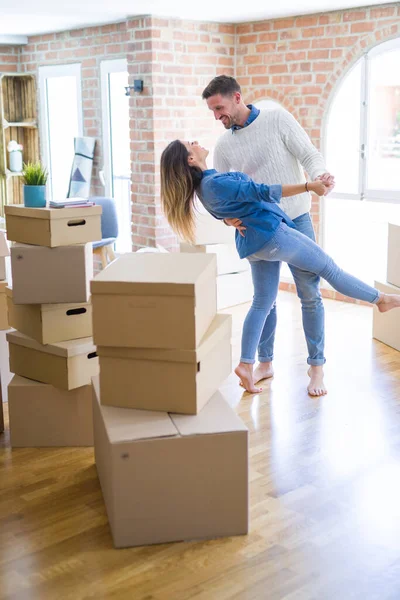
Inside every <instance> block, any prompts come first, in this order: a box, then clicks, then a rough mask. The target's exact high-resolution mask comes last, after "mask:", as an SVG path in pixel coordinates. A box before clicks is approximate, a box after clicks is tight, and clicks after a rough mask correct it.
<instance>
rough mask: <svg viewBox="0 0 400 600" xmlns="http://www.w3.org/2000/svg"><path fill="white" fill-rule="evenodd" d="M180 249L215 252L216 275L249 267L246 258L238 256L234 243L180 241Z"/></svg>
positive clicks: (190, 251)
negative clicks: (193, 244)
mask: <svg viewBox="0 0 400 600" xmlns="http://www.w3.org/2000/svg"><path fill="white" fill-rule="evenodd" d="M180 251H181V252H187V253H189V254H193V253H200V254H216V256H217V275H226V274H227V273H241V272H242V271H248V270H249V269H250V263H249V261H248V260H246V259H243V258H239V255H238V253H237V250H236V246H235V244H207V245H206V246H205V245H202V246H192V244H186V243H181V244H180Z"/></svg>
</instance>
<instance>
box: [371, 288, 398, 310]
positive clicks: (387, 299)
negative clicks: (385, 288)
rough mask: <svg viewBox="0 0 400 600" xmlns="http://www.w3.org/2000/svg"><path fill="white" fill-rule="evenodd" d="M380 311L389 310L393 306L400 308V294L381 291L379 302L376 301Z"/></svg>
mask: <svg viewBox="0 0 400 600" xmlns="http://www.w3.org/2000/svg"><path fill="white" fill-rule="evenodd" d="M376 306H377V307H378V310H379V312H382V313H383V312H387V311H388V310H392V308H400V296H399V295H398V294H384V293H383V292H382V293H381V295H380V297H379V300H378V302H377V303H376Z"/></svg>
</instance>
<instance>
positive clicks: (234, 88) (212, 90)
mask: <svg viewBox="0 0 400 600" xmlns="http://www.w3.org/2000/svg"><path fill="white" fill-rule="evenodd" d="M235 92H239V93H241V92H242V90H241V89H240V85H239V84H238V82H237V81H236V79H235V78H234V77H229V75H218V77H214V79H212V80H211V81H210V83H209V84H208V86H207V87H206V88H204V90H203V93H202V95H201V97H202V98H203V100H207V98H211V96H215V95H216V94H221V96H232V95H233V94H234V93H235Z"/></svg>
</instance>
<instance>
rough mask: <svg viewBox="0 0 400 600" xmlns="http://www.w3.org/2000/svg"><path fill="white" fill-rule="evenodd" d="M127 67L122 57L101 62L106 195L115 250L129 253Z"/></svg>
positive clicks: (130, 244)
mask: <svg viewBox="0 0 400 600" xmlns="http://www.w3.org/2000/svg"><path fill="white" fill-rule="evenodd" d="M127 85H128V68H127V61H126V60H125V59H120V60H105V61H102V63H101V91H102V114H103V157H104V171H103V173H104V185H105V194H106V196H108V197H110V198H114V200H115V203H116V208H117V215H118V228H119V235H118V240H117V243H116V251H117V252H120V253H121V252H131V251H132V241H131V195H130V194H131V162H130V136H129V96H127V95H126V93H125V87H126V86H127Z"/></svg>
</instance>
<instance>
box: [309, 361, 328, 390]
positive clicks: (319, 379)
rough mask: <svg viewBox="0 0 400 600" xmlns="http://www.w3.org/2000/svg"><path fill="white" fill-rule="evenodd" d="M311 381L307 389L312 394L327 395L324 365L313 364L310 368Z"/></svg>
mask: <svg viewBox="0 0 400 600" xmlns="http://www.w3.org/2000/svg"><path fill="white" fill-rule="evenodd" d="M308 376H309V378H310V383H309V384H308V386H307V391H308V393H309V394H310V396H325V394H327V393H328V391H327V389H326V387H325V384H324V369H323V367H322V365H318V366H317V365H311V367H310V368H309V369H308Z"/></svg>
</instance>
